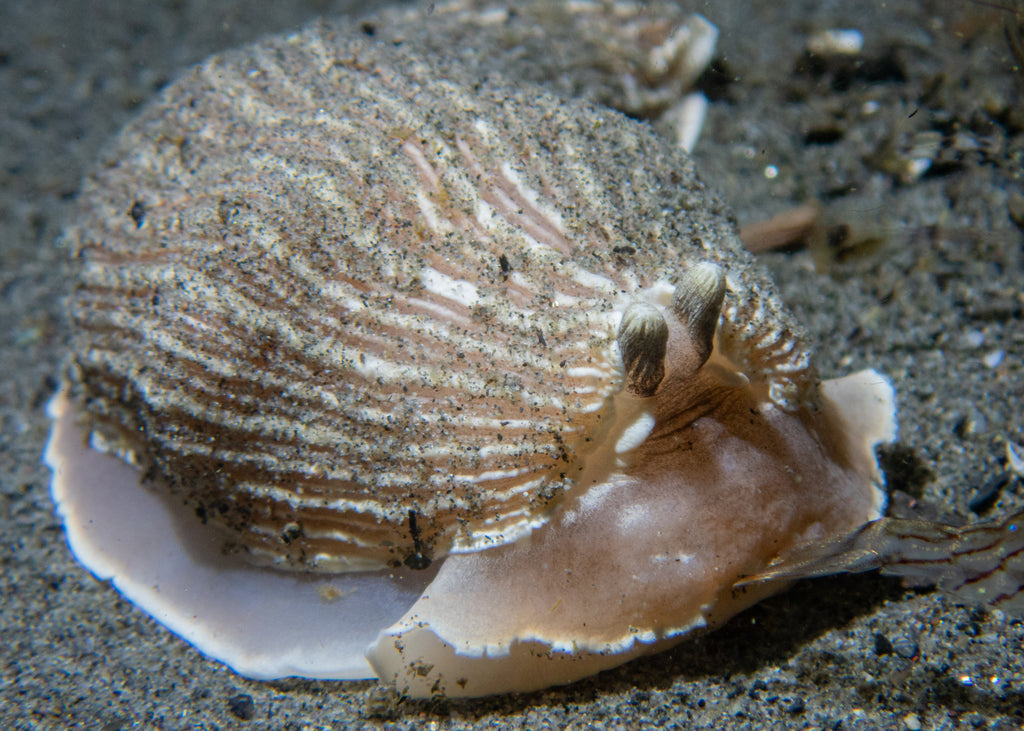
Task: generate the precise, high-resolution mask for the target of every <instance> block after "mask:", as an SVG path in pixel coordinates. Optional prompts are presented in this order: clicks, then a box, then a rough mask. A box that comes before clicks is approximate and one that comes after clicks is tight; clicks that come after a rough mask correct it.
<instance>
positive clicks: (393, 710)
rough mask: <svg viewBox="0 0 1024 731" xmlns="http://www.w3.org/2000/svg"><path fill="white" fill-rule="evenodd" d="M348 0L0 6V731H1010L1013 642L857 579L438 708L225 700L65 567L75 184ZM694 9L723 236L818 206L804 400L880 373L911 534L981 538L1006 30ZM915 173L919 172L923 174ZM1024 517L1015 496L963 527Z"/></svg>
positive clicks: (966, 8) (1001, 234) (992, 388)
mask: <svg viewBox="0 0 1024 731" xmlns="http://www.w3.org/2000/svg"><path fill="white" fill-rule="evenodd" d="M1007 2H1009V0H1007ZM357 4H358V3H352V2H347V3H346V2H344V1H343V0H337V1H333V2H332V1H331V0H308V1H307V2H305V3H292V4H288V5H287V6H284V4H281V3H271V2H262V1H250V2H237V1H231V0H219V1H210V2H203V3H199V2H195V3H190V2H177V3H166V4H156V3H152V4H140V3H132V2H127V0H102V1H101V2H94V3H62V2H59V1H58V0H47V1H42V2H36V3H3V4H2V5H0V99H3V103H2V104H0V163H2V165H0V180H2V186H0V323H2V327H0V374H2V380H0V487H2V493H3V503H2V511H0V521H2V527H0V535H2V538H0V546H2V548H0V560H2V562H3V572H2V575H0V597H2V598H0V602H2V604H0V628H2V630H0V631H2V635H0V659H2V664H3V676H2V681H0V728H4V729H37V728H38V729H63V728H87V729H111V730H113V729H121V728H123V729H128V728H159V729H178V728H181V729H184V728H204V729H220V728H251V729H262V728H268V729H295V730H298V729H320V728H324V729H328V728H347V727H375V726H376V727H384V728H410V729H411V728H452V729H454V728H477V727H479V728H484V727H487V728H531V729H533V728H568V727H572V728H584V727H594V728H641V727H643V728H655V727H659V728H660V727H666V728H673V727H674V728H726V727H730V726H736V727H739V726H743V727H757V728H830V729H838V728H843V729H851V728H858V729H861V728H863V729H870V728H905V729H918V728H921V729H953V728H971V729H974V728H992V729H995V728H1000V729H1010V728H1019V727H1020V726H1021V725H1022V724H1024V626H1022V623H1021V621H1020V620H1015V619H1014V618H1013V617H1008V616H1005V615H1004V614H1002V613H1001V612H990V611H986V610H983V609H974V608H964V607H960V606H957V605H956V604H954V603H952V602H950V601H949V600H947V599H945V598H944V597H942V596H940V595H938V594H935V593H930V592H928V591H918V590H910V589H904V588H903V587H902V586H901V585H900V584H899V582H898V581H894V580H892V579H885V578H881V577H879V576H876V575H872V574H868V575H863V576H853V577H851V576H845V577H834V578H828V579H822V580H818V581H809V582H803V583H801V584H798V585H797V586H796V587H795V588H793V589H792V590H791V591H789V592H788V593H786V594H784V595H781V596H778V597H776V598H774V599H771V600H769V601H766V602H764V603H762V604H760V605H759V606H757V607H755V608H754V609H752V610H750V611H748V612H746V613H744V614H741V615H740V616H738V617H736V618H735V619H734V620H733V621H731V622H730V623H729V624H728V625H726V626H725V627H724V628H722V629H720V630H718V631H716V632H714V633H712V634H708V635H706V636H704V637H701V638H698V639H695V640H693V641H689V642H686V643H684V644H682V645H680V646H679V647H678V648H676V649H675V650H672V651H669V652H667V653H663V654H661V655H657V656H653V657H650V658H646V659H641V660H639V661H636V662H633V663H630V664H628V665H626V666H623V667H621V668H619V669H617V670H613V671H609V672H606V673H603V674H601V675H599V676H597V677H595V678H591V679H589V680H585V681H583V682H580V683H577V684H575V685H573V686H570V687H567V688H562V689H553V690H549V691H546V692H541V693H536V694H531V695H527V696H521V697H516V696H514V697H506V698H497V699H488V700H482V701H474V702H450V701H436V702H429V703H428V702H411V701H402V700H400V699H397V698H395V697H393V696H392V695H390V694H388V693H387V692H384V691H382V690H381V689H380V688H378V686H377V684H376V683H372V682H362V683H339V682H313V681H304V680H286V681H280V682H269V683H268V682H255V681H250V680H246V679H244V678H240V677H238V676H236V675H235V674H234V673H232V672H231V671H230V670H229V669H227V668H226V667H224V666H223V665H221V664H219V663H217V662H214V661H211V660H208V659H206V658H204V657H203V656H201V655H200V654H199V653H197V652H196V651H195V650H193V649H192V648H191V647H190V646H188V645H187V644H185V643H184V642H182V641H180V640H179V639H177V638H176V637H175V636H173V635H172V634H170V633H169V632H167V631H166V630H164V629H163V628H162V627H160V626H159V625H157V624H156V623H155V622H153V621H152V620H151V619H149V618H148V617H147V616H145V615H144V614H142V613H141V612H140V611H138V610H136V609H134V608H133V607H132V606H131V605H129V604H128V603H127V602H125V601H123V600H121V599H120V598H119V596H118V595H117V594H116V592H115V591H114V590H113V589H112V588H111V587H110V586H109V585H107V584H105V583H101V582H98V581H96V580H95V579H94V578H93V577H92V576H91V575H89V574H88V572H86V571H85V570H84V569H82V568H81V567H80V566H79V565H78V564H77V563H75V561H74V560H73V559H72V557H71V555H70V553H69V551H68V549H67V546H66V544H65V542H64V537H63V533H62V530H61V526H60V523H59V521H58V520H57V518H56V517H55V516H54V514H53V505H52V503H51V501H50V498H49V494H48V491H47V485H48V480H49V475H48V473H47V471H46V469H45V468H44V467H43V466H42V465H41V463H40V455H41V452H42V449H43V446H44V443H45V440H46V435H47V429H48V425H47V421H46V418H45V415H44V412H43V409H44V406H45V403H46V401H47V399H48V398H49V396H50V395H51V393H52V392H53V390H54V388H55V386H56V384H57V382H58V379H59V376H60V368H61V363H62V361H63V359H64V358H65V356H66V352H67V345H66V344H67V341H68V330H67V326H66V322H65V319H64V316H63V314H62V298H63V297H64V296H65V295H66V293H67V292H68V291H69V288H70V286H71V284H70V267H69V266H68V265H67V264H66V262H65V253H64V252H63V251H61V250H60V249H59V248H58V246H57V245H56V244H55V238H56V237H57V235H58V233H59V231H60V229H61V222H62V220H63V217H64V216H66V215H67V210H68V209H69V201H71V200H72V199H73V198H74V196H75V194H76V191H77V188H78V184H79V180H80V179H81V176H82V174H83V172H84V170H85V169H86V168H87V167H88V165H89V164H90V163H91V162H92V160H94V159H95V157H96V155H97V151H98V149H99V148H100V146H101V145H102V144H103V143H104V142H105V141H106V140H107V139H109V138H110V137H111V136H112V135H113V134H114V133H116V131H117V130H118V129H119V128H120V127H121V126H122V125H123V124H124V123H125V122H126V121H127V120H128V119H129V118H130V117H131V116H132V115H133V114H134V113H135V110H136V109H137V108H138V106H139V105H140V104H142V103H144V102H145V101H147V100H148V99H150V98H151V97H152V96H153V95H154V94H155V93H156V91H157V90H158V89H159V88H160V87H162V86H163V85H164V84H166V83H167V82H168V81H169V80H171V79H173V78H174V76H175V75H176V74H177V72H178V71H179V70H180V69H182V68H184V67H187V66H188V65H190V64H192V63H195V62H197V61H199V60H201V59H202V58H204V57H205V56H207V55H209V54H210V53H213V52H215V51H218V50H222V49H225V48H228V47H231V46H234V45H238V44H241V43H244V42H246V41H248V40H251V39H253V38H256V37H258V36H260V35H261V34H264V33H268V32H276V31H283V30H287V29H291V28H294V27H297V26H299V25H301V24H302V23H304V22H306V21H308V20H310V19H312V18H314V17H316V16H317V15H320V14H325V15H333V14H338V13H342V12H345V11H347V10H349V9H351V8H353V7H354V6H355V5H357ZM368 4H369V3H364V5H368ZM684 4H685V5H687V6H692V8H693V9H695V10H699V11H700V12H702V13H704V14H705V15H706V16H707V17H708V18H709V19H710V20H711V21H712V22H714V23H716V24H717V25H718V26H719V28H720V30H721V39H720V41H719V48H718V54H717V56H718V57H719V58H720V59H723V64H722V65H721V68H720V73H718V74H714V75H709V76H707V77H705V80H704V82H703V83H702V85H703V87H704V88H705V89H707V90H708V92H709V94H710V95H711V96H712V104H711V106H710V110H709V116H708V122H707V125H706V127H705V131H704V135H703V137H702V138H701V140H700V142H699V143H698V147H697V150H696V152H695V157H696V158H697V161H698V164H699V166H700V168H701V170H702V172H703V174H704V177H705V178H706V179H707V180H708V181H709V182H710V183H711V184H712V185H713V186H714V187H716V188H717V189H718V190H719V191H720V192H721V193H722V194H723V195H724V196H725V197H726V198H727V199H728V200H730V201H731V202H732V204H733V206H734V208H735V210H736V212H737V217H738V219H739V220H740V222H741V223H746V222H750V221H755V220H758V219H763V218H766V217H768V216H771V215H774V214H776V213H778V212H780V211H782V210H785V209H787V208H789V207H792V206H794V205H797V204H800V203H804V202H807V201H812V200H817V201H819V202H821V203H822V204H823V206H824V213H823V219H822V220H823V224H824V225H825V226H826V227H827V228H828V229H829V231H830V233H831V234H832V235H831V237H830V238H831V241H832V246H831V247H818V248H817V249H816V250H814V251H812V250H807V249H805V250H800V251H796V252H790V253H773V254H768V255H766V256H765V261H766V262H767V263H768V265H769V266H770V267H771V269H772V270H773V272H774V274H775V276H776V278H777V281H778V282H779V284H780V285H781V287H782V290H783V293H784V296H785V298H786V299H787V301H788V303H789V304H790V305H791V307H792V308H793V309H794V311H795V312H796V313H797V315H798V317H799V318H800V319H801V320H802V322H803V323H804V324H805V325H806V326H807V327H808V329H809V330H810V332H811V333H812V337H813V338H814V339H815V341H816V345H817V349H818V354H819V364H820V366H821V369H822V371H823V375H825V376H826V377H830V376H834V375H841V374H843V373H848V372H851V371H854V370H858V369H861V368H865V367H873V368H876V369H878V370H880V371H882V372H884V373H887V374H889V375H890V376H891V377H892V378H893V380H894V383H895V386H896V390H897V398H898V402H899V407H900V426H901V428H900V435H899V439H898V444H897V446H896V447H895V448H892V449H889V450H888V451H887V452H886V455H885V460H884V462H885V467H886V470H887V473H888V474H889V478H890V484H891V487H893V488H898V489H901V490H903V491H904V492H906V493H909V494H911V495H913V496H914V497H915V498H917V500H918V504H917V507H916V510H917V511H918V512H921V511H925V512H927V511H932V513H933V514H935V515H942V514H948V515H955V516H960V517H961V518H962V519H969V520H978V519H979V516H978V515H977V514H976V513H974V512H972V511H971V510H970V508H969V505H968V504H969V503H970V502H971V500H972V498H974V497H975V496H976V495H977V493H978V491H979V489H980V488H981V487H982V486H983V485H985V484H986V483H988V482H990V481H991V480H992V479H993V478H998V476H999V475H1000V474H1002V473H1003V472H1004V471H1005V465H1004V453H1005V442H1006V440H1011V441H1013V442H1015V443H1017V444H1022V443H1024V415H1022V410H1021V406H1020V403H1021V396H1022V394H1024V370H1022V367H1021V356H1022V353H1024V326H1022V318H1024V295H1022V291H1024V287H1022V285H1024V269H1022V267H1024V241H1022V226H1024V199H1022V198H1021V196H1022V195H1024V182H1022V178H1021V175H1022V173H1021V170H1022V164H1024V105H1022V102H1021V94H1022V92H1024V72H1022V71H1021V70H1020V69H1016V70H1015V67H1014V64H1015V63H1019V62H1016V61H1015V60H1014V58H1013V56H1012V54H1011V52H1010V48H1009V45H1008V44H1007V42H1006V39H1005V37H1004V33H1003V27H1002V26H1003V23H1004V22H1005V21H1009V22H1011V23H1012V22H1017V23H1018V24H1019V23H1021V22H1022V21H1020V20H1018V21H1014V17H1013V15H1012V14H1011V13H1007V12H1003V11H1000V10H998V9H995V8H992V7H988V6H986V5H981V4H973V3H969V2H958V3H950V2H948V0H944V1H942V2H939V1H937V0H936V1H935V2H916V3H882V2H874V1H871V0H865V1H864V2H855V3H842V4H840V3H820V2H812V1H811V0H792V1H789V2H784V3H767V2H766V3H758V4H757V6H758V7H757V8H751V7H749V6H748V5H749V4H748V3H744V2H740V0H727V1H725V2H715V3H707V4H701V3H684ZM828 28H857V29H859V30H860V31H861V32H862V33H863V35H864V50H863V53H862V54H861V55H860V56H859V57H858V59H857V60H832V61H820V60H816V59H807V58H806V57H805V56H804V49H805V48H806V45H807V39H808V37H809V36H810V35H811V34H812V33H814V32H815V31H819V30H823V29H828ZM914 159H931V160H932V164H931V167H930V169H929V170H928V171H927V172H925V173H924V174H923V175H921V176H916V175H915V174H914V172H913V166H912V163H911V161H912V160H914ZM1015 220H1016V223H1015V222H1014V221H1015ZM844 230H845V231H847V232H848V236H847V237H846V240H845V242H843V241H841V239H842V236H840V235H839V234H840V232H842V231H844ZM1022 506H1024V485H1022V481H1021V479H1020V478H1015V479H1011V480H1009V481H1008V482H1007V483H1006V484H1005V485H1004V486H1003V487H1002V489H1001V491H1000V492H999V494H998V495H997V496H996V498H995V502H994V503H993V504H992V505H991V507H989V508H988V509H987V511H985V512H984V515H983V517H990V518H991V517H998V516H1000V515H1003V514H1006V513H1009V512H1011V511H1014V510H1019V509H1021V507H1022Z"/></svg>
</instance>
